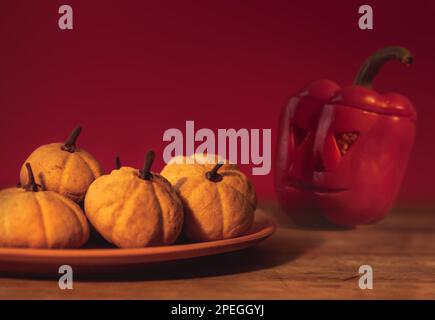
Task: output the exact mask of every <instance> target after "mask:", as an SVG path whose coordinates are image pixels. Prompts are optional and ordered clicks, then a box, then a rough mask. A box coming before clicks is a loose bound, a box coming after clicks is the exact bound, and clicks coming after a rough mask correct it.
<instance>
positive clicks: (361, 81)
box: [354, 47, 414, 88]
mask: <svg viewBox="0 0 435 320" xmlns="http://www.w3.org/2000/svg"><path fill="white" fill-rule="evenodd" d="M390 60H398V61H399V62H400V63H402V64H404V65H406V66H410V65H411V64H412V63H413V61H414V57H413V56H412V54H411V52H409V50H408V49H406V48H403V47H385V48H382V49H380V50H378V51H377V52H375V53H374V54H373V55H372V56H370V57H369V58H368V59H367V60H366V61H365V62H364V64H363V65H362V67H361V69H360V70H359V71H358V74H357V75H356V77H355V80H354V84H356V85H359V86H363V87H366V88H371V87H372V85H373V80H374V78H375V77H376V75H377V74H378V73H379V71H380V70H381V69H382V67H383V66H384V65H385V64H386V63H387V62H388V61H390Z"/></svg>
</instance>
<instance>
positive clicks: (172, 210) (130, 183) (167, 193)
mask: <svg viewBox="0 0 435 320" xmlns="http://www.w3.org/2000/svg"><path fill="white" fill-rule="evenodd" d="M153 160H154V152H149V153H147V156H146V161H145V165H144V169H143V170H137V169H133V168H130V167H121V168H120V169H118V170H113V171H112V172H111V173H110V175H104V176H101V177H100V178H98V179H97V180H95V181H94V182H93V183H92V184H91V186H90V187H89V190H88V193H87V194H86V198H85V212H86V215H87V216H88V218H89V221H90V222H91V224H92V225H93V226H94V228H95V229H96V230H97V231H98V232H99V233H100V234H101V235H102V236H103V237H104V238H105V239H106V240H107V241H109V242H111V243H113V244H115V245H116V246H118V247H121V248H140V247H145V246H153V245H168V244H172V243H174V242H175V241H176V240H177V238H178V236H179V234H180V232H181V229H182V226H183V206H182V204H181V201H180V199H179V198H178V196H177V194H176V193H175V191H174V189H173V188H172V186H171V184H170V183H169V182H168V181H167V180H166V179H165V178H163V177H162V176H161V175H159V174H157V173H154V172H151V171H150V170H151V165H152V162H153Z"/></svg>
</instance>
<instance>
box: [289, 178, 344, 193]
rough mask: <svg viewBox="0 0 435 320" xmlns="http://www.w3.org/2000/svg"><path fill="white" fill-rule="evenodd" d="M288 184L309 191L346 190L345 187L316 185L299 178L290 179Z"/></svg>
mask: <svg viewBox="0 0 435 320" xmlns="http://www.w3.org/2000/svg"><path fill="white" fill-rule="evenodd" d="M290 186H292V187H293V188H296V189H301V190H307V191H311V192H313V193H337V192H343V191H346V190H347V189H345V188H330V187H326V186H317V185H315V184H311V183H305V182H302V181H299V180H290Z"/></svg>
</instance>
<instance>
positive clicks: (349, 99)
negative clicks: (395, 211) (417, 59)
mask: <svg viewBox="0 0 435 320" xmlns="http://www.w3.org/2000/svg"><path fill="white" fill-rule="evenodd" d="M390 60H398V61H400V62H401V63H403V64H405V65H411V64H412V62H413V58H412V55H411V54H410V52H409V51H408V50H407V49H405V48H401V47H387V48H383V49H381V50H379V51H378V52H376V53H375V54H374V55H372V56H371V57H370V58H369V59H368V60H367V61H366V62H365V63H364V65H363V66H362V68H361V69H360V71H359V73H358V75H357V77H356V79H355V82H354V84H353V85H351V86H348V87H344V88H340V86H339V85H338V84H336V83H335V82H333V81H330V80H319V81H315V82H313V83H311V84H309V85H308V86H307V87H306V88H305V89H303V90H302V91H301V92H300V93H299V94H297V95H295V96H294V97H292V98H291V99H290V101H289V103H288V104H287V105H286V106H284V108H283V111H282V114H281V123H280V131H279V142H278V149H277V156H276V166H275V188H276V192H277V196H278V200H279V202H280V203H281V206H282V207H283V209H284V210H285V211H286V212H287V213H288V214H289V215H290V216H291V217H292V218H293V219H294V221H295V222H296V223H298V224H303V225H314V224H318V223H322V222H324V221H330V222H332V223H334V224H336V225H340V226H355V225H359V224H369V223H374V222H376V221H378V220H380V219H382V218H383V217H384V216H385V215H386V214H387V213H388V211H389V210H390V209H391V207H392V205H393V203H394V200H395V198H396V196H397V193H398V191H399V189H400V185H401V182H402V179H403V176H404V173H405V170H406V166H407V161H408V157H409V155H410V152H411V149H412V145H413V142H414V136H415V125H416V112H415V109H414V107H413V106H412V104H411V102H410V101H409V100H408V99H407V98H406V97H404V96H403V95H400V94H398V93H386V94H380V93H377V92H376V91H374V90H373V89H372V81H373V79H374V77H375V76H376V74H377V73H378V72H379V70H380V69H381V68H382V66H383V65H384V64H385V63H386V62H388V61H390ZM325 218H326V219H325Z"/></svg>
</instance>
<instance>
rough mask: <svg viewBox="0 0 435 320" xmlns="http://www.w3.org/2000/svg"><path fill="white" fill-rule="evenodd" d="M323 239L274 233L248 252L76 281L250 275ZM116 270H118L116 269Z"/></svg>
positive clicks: (164, 264)
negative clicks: (248, 273)
mask: <svg viewBox="0 0 435 320" xmlns="http://www.w3.org/2000/svg"><path fill="white" fill-rule="evenodd" d="M322 242H323V239H322V238H321V237H320V236H318V235H314V234H307V235H306V236H300V235H299V236H297V237H292V236H289V235H288V234H286V232H284V231H280V230H279V229H278V232H277V233H276V234H275V235H274V236H272V237H271V238H269V239H268V240H266V241H265V242H264V243H262V244H260V245H258V246H256V247H252V248H249V249H245V250H241V251H237V252H232V253H225V254H220V255H215V256H207V257H199V258H193V259H188V260H181V261H173V262H166V263H163V264H162V263H159V264H154V265H148V266H138V267H137V268H135V267H134V266H128V270H129V271H128V273H127V274H125V273H123V272H120V273H119V272H117V273H116V274H109V273H110V271H111V270H106V271H107V272H108V274H105V275H100V276H95V274H93V275H92V276H89V277H88V276H86V274H82V275H81V276H80V277H77V279H80V281H144V280H148V281H159V280H176V279H191V278H202V277H216V276H225V275H230V274H240V273H247V272H253V271H258V270H263V269H269V268H272V267H276V266H280V265H283V264H286V263H290V262H291V261H293V260H295V259H297V258H298V257H299V256H301V255H303V254H304V253H305V252H307V251H309V250H310V249H312V248H314V247H317V246H318V245H320V244H321V243H322ZM118 271H119V270H118Z"/></svg>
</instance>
